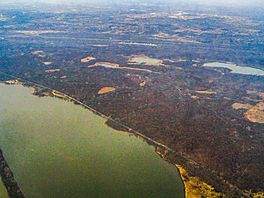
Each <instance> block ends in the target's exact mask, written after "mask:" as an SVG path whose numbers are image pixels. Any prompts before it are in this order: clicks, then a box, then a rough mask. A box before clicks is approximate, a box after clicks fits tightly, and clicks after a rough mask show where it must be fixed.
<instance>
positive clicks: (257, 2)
mask: <svg viewBox="0 0 264 198" xmlns="http://www.w3.org/2000/svg"><path fill="white" fill-rule="evenodd" d="M0 3H16V4H17V3H19V4H21V3H27V4H28V3H48V4H49V3H52V4H80V3H91V4H98V3H107V4H111V3H113V4H117V3H162V4H166V3H169V4H171V3H180V4H190V3H195V4H199V5H210V6H232V7H241V6H242V7H245V6H246V7H259V6H263V5H264V2H263V1H262V0H252V1H249V0H166V1H162V0H4V1H2V2H0Z"/></svg>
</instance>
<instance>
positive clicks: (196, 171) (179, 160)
mask: <svg viewBox="0 0 264 198" xmlns="http://www.w3.org/2000/svg"><path fill="white" fill-rule="evenodd" d="M0 73H2V74H4V75H6V76H9V77H11V78H12V79H17V80H19V81H20V82H21V83H18V84H21V85H22V86H26V87H32V88H34V90H35V91H36V89H37V88H42V89H43V90H46V91H44V92H40V94H39V93H38V92H35V93H33V94H34V95H37V96H39V97H42V96H52V97H58V98H60V99H64V100H67V101H71V102H73V103H74V104H78V105H81V106H82V107H84V108H86V109H88V110H90V111H92V112H93V113H95V114H96V115H98V116H100V117H102V118H104V119H106V124H107V125H108V126H109V127H111V128H114V129H117V130H121V131H125V132H127V133H131V134H133V135H135V136H136V137H138V136H139V137H141V138H142V139H143V141H146V142H147V143H148V144H150V145H152V146H154V147H155V151H157V150H159V149H161V150H163V152H164V153H165V154H162V152H161V153H159V152H156V153H157V154H158V155H159V156H160V157H161V158H163V159H164V160H165V161H167V162H168V163H170V164H172V165H174V166H175V165H176V164H177V165H180V166H181V167H183V168H184V170H185V172H186V173H187V174H188V173H191V176H192V178H197V179H198V180H199V181H200V183H203V184H206V186H212V187H215V188H214V189H216V190H215V192H216V193H218V192H221V196H223V197H225V194H222V193H223V192H225V193H226V192H229V193H231V194H233V193H235V194H236V195H241V196H242V195H243V196H247V195H248V193H247V192H246V191H243V190H241V189H239V188H237V187H236V186H234V185H232V184H230V183H229V182H227V181H225V180H224V179H223V178H221V177H219V175H217V173H216V172H214V171H212V170H210V169H208V168H206V167H204V166H202V165H201V164H199V163H196V162H195V161H193V160H191V159H190V158H189V157H188V156H186V155H185V154H183V153H179V152H177V151H174V150H173V149H171V148H169V147H168V146H166V145H164V144H162V143H159V142H157V141H155V140H153V139H152V138H149V137H147V136H145V135H144V134H142V133H140V132H138V131H136V130H133V129H132V128H130V127H128V126H126V125H124V124H122V123H120V122H118V121H116V120H114V119H112V118H111V117H109V116H106V115H105V114H103V113H101V112H98V111H97V110H96V109H94V108H92V107H90V106H88V105H86V104H84V103H83V102H81V101H78V100H77V99H75V98H73V97H71V96H69V95H67V94H64V93H63V92H60V91H57V90H54V89H52V88H49V87H46V86H43V85H41V84H38V83H35V82H31V81H28V80H24V79H21V78H19V77H16V76H13V75H9V74H6V73H3V72H0ZM2 82H5V81H2ZM14 84H16V83H14ZM43 93H44V94H43ZM54 93H56V94H54ZM176 168H177V170H178V172H179V175H180V176H181V181H182V183H183V186H184V194H185V197H187V198H188V195H187V193H186V191H187V190H188V188H186V186H187V183H186V181H184V179H183V178H184V175H182V173H181V172H180V170H179V168H178V167H177V166H176ZM204 173H207V174H205V175H206V176H205V178H203V180H201V179H200V178H201V177H202V176H203V175H204ZM209 175H210V176H209ZM217 186H218V187H217ZM185 188H186V189H185ZM190 189H192V188H190ZM190 189H189V190H190ZM217 189H218V190H217ZM220 189H224V190H220ZM196 190H197V189H196ZM201 192H202V191H201ZM202 195H204V194H201V196H200V197H202ZM250 195H252V194H250ZM189 197H190V196H189Z"/></svg>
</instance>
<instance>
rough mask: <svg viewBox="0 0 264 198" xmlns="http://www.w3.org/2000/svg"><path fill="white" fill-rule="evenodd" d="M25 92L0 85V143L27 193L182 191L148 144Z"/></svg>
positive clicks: (76, 109) (76, 196)
mask: <svg viewBox="0 0 264 198" xmlns="http://www.w3.org/2000/svg"><path fill="white" fill-rule="evenodd" d="M32 91H33V89H30V88H25V87H23V86H20V85H5V84H1V83H0V147H1V148H2V150H3V153H4V155H5V158H6V159H7V161H8V163H9V166H10V168H11V169H12V171H13V173H14V175H15V178H16V180H17V182H18V183H19V185H20V187H21V189H22V191H23V192H24V194H25V195H26V197H27V198H58V197H61V198H87V197H89V198H93V197H96V198H100V197H104V198H105V197H114V198H118V197H122V198H123V197H126V198H129V197H133V198H134V197H150V198H155V197H157V198H160V197H164V198H169V197H174V198H181V197H184V188H183V184H182V181H181V179H180V176H179V173H178V171H177V169H176V168H175V167H174V166H173V165H171V164H168V163H167V162H165V161H164V160H162V159H161V158H160V157H159V156H158V155H157V154H156V153H155V149H154V147H153V146H150V145H148V144H147V143H145V142H144V141H142V139H141V138H137V137H134V136H129V135H128V134H126V133H122V132H118V131H116V130H113V129H111V128H109V127H108V126H107V125H106V124H105V120H104V119H103V118H101V117H99V116H97V115H95V114H93V113H92V112H90V111H88V110H86V109H84V108H83V107H81V106H78V105H74V104H73V103H71V102H66V101H63V100H60V99H57V98H51V97H44V98H39V97H37V96H33V95H32V94H31V93H32ZM1 185H2V184H1ZM1 193H3V192H1V186H0V195H1ZM1 197H2V196H1Z"/></svg>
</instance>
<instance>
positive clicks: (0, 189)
mask: <svg viewBox="0 0 264 198" xmlns="http://www.w3.org/2000/svg"><path fill="white" fill-rule="evenodd" d="M0 197H1V198H8V194H7V191H6V188H5V186H4V184H3V182H2V180H1V179H0Z"/></svg>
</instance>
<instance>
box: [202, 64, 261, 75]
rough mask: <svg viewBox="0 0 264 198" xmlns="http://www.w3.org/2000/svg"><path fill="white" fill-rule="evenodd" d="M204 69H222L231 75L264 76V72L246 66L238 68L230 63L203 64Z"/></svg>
mask: <svg viewBox="0 0 264 198" xmlns="http://www.w3.org/2000/svg"><path fill="white" fill-rule="evenodd" d="M203 66H204V67H215V68H217V67H222V68H227V69H230V70H231V73H236V74H247V75H255V76H264V71H263V70H261V69H256V68H253V67H246V66H243V67H242V66H238V65H236V64H232V63H220V62H213V63H205V64H204V65H203Z"/></svg>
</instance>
